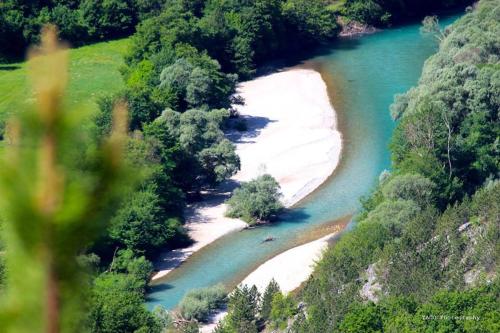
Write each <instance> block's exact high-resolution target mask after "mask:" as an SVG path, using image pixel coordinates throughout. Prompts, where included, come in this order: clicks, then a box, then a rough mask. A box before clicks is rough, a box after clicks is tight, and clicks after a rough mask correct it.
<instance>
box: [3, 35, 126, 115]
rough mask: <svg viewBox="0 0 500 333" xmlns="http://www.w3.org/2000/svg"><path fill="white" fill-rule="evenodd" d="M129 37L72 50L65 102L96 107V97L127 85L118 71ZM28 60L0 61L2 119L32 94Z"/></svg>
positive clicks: (90, 109)
mask: <svg viewBox="0 0 500 333" xmlns="http://www.w3.org/2000/svg"><path fill="white" fill-rule="evenodd" d="M128 45H129V39H121V40H116V41H110V42H103V43H98V44H94V45H89V46H84V47H80V48H77V49H71V50H70V52H69V58H70V66H69V83H68V91H67V95H66V98H67V99H66V101H67V102H68V104H69V105H74V106H78V108H81V107H83V108H85V107H86V108H88V109H89V111H94V110H96V109H97V104H96V97H97V96H99V95H102V94H106V93H112V92H115V91H117V90H119V89H121V88H122V87H123V86H124V82H123V79H122V77H121V74H120V72H119V68H120V66H122V65H123V56H124V54H125V52H126V50H127V48H128ZM26 67H27V66H26V63H25V62H24V63H18V64H8V65H1V64H0V120H1V119H5V118H6V117H7V116H8V115H9V114H13V113H15V112H16V110H17V109H19V108H20V107H22V104H23V103H28V102H29V101H30V98H31V96H32V94H31V92H30V87H29V80H28V78H27V70H26Z"/></svg>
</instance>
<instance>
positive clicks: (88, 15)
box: [80, 0, 137, 39]
mask: <svg viewBox="0 0 500 333" xmlns="http://www.w3.org/2000/svg"><path fill="white" fill-rule="evenodd" d="M80 12H81V16H82V20H83V22H84V24H85V27H86V29H87V31H88V34H89V36H90V37H91V38H92V39H104V38H105V37H108V38H109V37H120V36H123V35H125V34H127V33H130V32H131V31H132V29H133V28H134V26H135V24H136V23H137V21H136V14H135V12H134V5H133V3H132V1H131V0H126V1H122V0H97V1H95V0H82V2H81V4H80Z"/></svg>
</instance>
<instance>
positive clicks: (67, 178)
mask: <svg viewBox="0 0 500 333" xmlns="http://www.w3.org/2000/svg"><path fill="white" fill-rule="evenodd" d="M39 52H40V53H39V54H38V56H36V57H34V58H33V59H32V60H31V61H30V66H32V67H31V68H30V69H31V72H30V73H31V76H32V82H33V88H34V90H35V91H36V94H35V96H36V100H35V103H33V104H32V105H31V106H30V107H29V108H27V109H25V112H22V113H20V114H19V115H18V117H17V118H16V119H14V120H12V121H11V122H10V125H9V131H8V136H7V142H6V144H7V147H6V149H5V152H4V154H3V156H2V160H3V162H2V169H1V173H0V183H1V186H0V191H1V192H2V193H1V201H0V203H1V210H0V211H1V214H2V217H1V219H2V238H3V239H4V240H5V256H6V268H7V281H6V286H7V289H6V291H5V294H4V295H3V296H2V300H1V310H0V326H1V327H2V329H3V331H4V332H16V333H21V332H40V331H47V332H75V331H78V330H80V329H81V324H82V310H83V309H82V306H83V304H84V303H83V296H84V295H83V294H84V291H85V288H84V286H85V285H86V283H87V278H88V276H87V275H86V274H85V267H82V266H81V264H80V262H79V261H77V257H78V256H79V255H80V254H81V253H82V252H83V251H84V250H85V249H86V248H87V247H88V246H89V244H90V243H91V242H92V241H94V240H95V238H96V237H97V236H98V235H99V234H100V233H101V232H103V231H104V228H105V226H106V222H107V221H108V220H109V218H110V216H111V214H112V213H113V211H114V209H116V206H117V203H118V201H119V198H120V196H121V190H122V188H123V187H122V186H121V184H122V183H123V180H124V179H126V178H127V177H126V174H125V173H124V167H123V165H124V164H123V162H122V152H123V145H124V142H125V140H124V139H125V135H126V134H125V130H126V110H125V109H124V107H123V106H121V107H118V108H117V109H116V110H117V111H116V112H115V118H114V120H115V127H114V131H113V133H112V135H111V137H110V138H109V139H107V140H104V142H103V143H102V145H100V146H99V147H96V148H94V149H92V148H89V149H87V150H86V149H84V147H86V146H87V147H93V146H91V145H90V142H88V140H86V136H85V132H84V131H83V129H82V127H81V126H80V124H79V122H78V120H79V119H78V117H77V115H76V114H75V112H70V111H69V110H68V109H66V108H64V107H63V105H64V103H63V97H64V92H65V83H66V75H67V53H66V52H64V51H61V50H59V49H58V43H57V34H56V32H55V29H54V28H53V27H48V28H46V30H45V33H44V37H43V44H42V47H41V48H40V50H39ZM2 255H3V254H2Z"/></svg>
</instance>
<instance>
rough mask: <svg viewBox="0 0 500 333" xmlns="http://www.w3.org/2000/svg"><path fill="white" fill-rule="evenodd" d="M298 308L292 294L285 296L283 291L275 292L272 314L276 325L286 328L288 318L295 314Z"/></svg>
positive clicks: (272, 319)
mask: <svg viewBox="0 0 500 333" xmlns="http://www.w3.org/2000/svg"><path fill="white" fill-rule="evenodd" d="M296 310H297V309H296V306H295V303H294V302H293V299H292V298H291V297H290V296H285V295H283V294H282V293H281V292H278V293H276V294H274V296H273V301H272V304H271V314H270V319H271V322H272V323H273V325H274V327H276V328H280V329H285V328H286V327H287V325H288V319H289V318H292V317H293V316H294V315H295V313H296Z"/></svg>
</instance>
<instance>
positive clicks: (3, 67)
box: [0, 65, 21, 71]
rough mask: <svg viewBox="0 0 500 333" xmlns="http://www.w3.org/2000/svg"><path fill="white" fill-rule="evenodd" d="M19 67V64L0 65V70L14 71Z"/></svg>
mask: <svg viewBox="0 0 500 333" xmlns="http://www.w3.org/2000/svg"><path fill="white" fill-rule="evenodd" d="M19 68H21V66H19V65H0V71H15V70H16V69H19Z"/></svg>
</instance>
